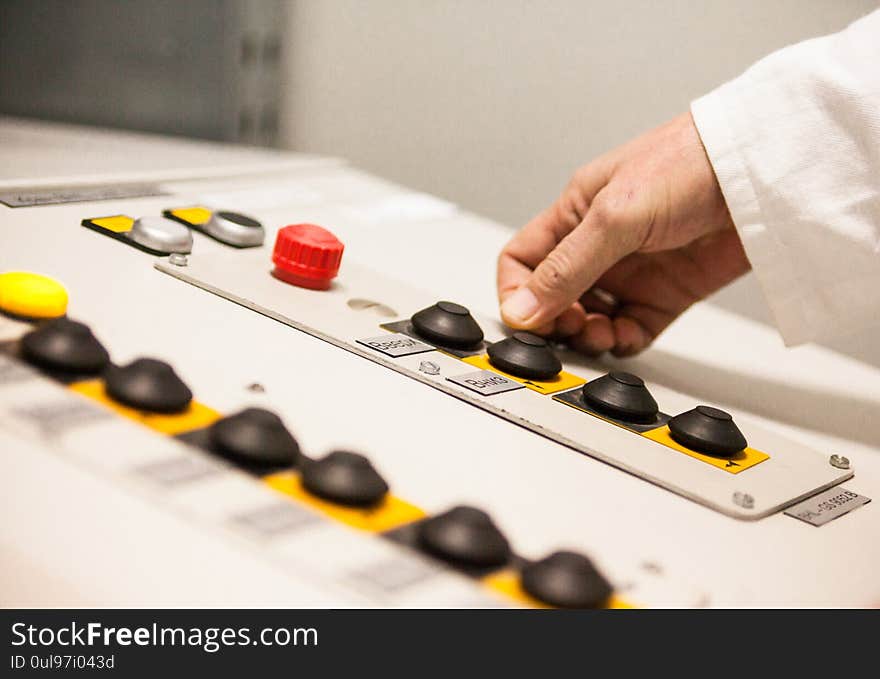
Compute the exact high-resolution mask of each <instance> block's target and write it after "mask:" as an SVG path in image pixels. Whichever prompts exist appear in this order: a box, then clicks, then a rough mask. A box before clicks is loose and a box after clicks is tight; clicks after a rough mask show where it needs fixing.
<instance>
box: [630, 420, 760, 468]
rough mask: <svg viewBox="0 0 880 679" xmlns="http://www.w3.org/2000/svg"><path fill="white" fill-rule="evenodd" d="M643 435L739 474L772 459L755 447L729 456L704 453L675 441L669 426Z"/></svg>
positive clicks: (714, 465) (701, 460)
mask: <svg viewBox="0 0 880 679" xmlns="http://www.w3.org/2000/svg"><path fill="white" fill-rule="evenodd" d="M642 436H645V437H646V438H649V439H651V440H652V441H657V442H658V443H662V444H663V445H664V446H666V447H667V448H672V449H673V450H677V451H678V452H680V453H684V454H685V455H690V456H691V457H692V458H694V459H696V460H700V462H705V463H707V464H711V465H712V466H713V467H718V468H719V469H723V470H724V471H726V472H729V473H730V474H739V473H740V472H741V471H744V470H746V469H748V468H749V467H754V466H755V465H756V464H760V463H761V462H763V461H764V460H769V459H770V456H769V455H768V454H767V453H762V452H761V451H760V450H755V449H754V448H746V449H745V450H742V451H740V452H738V453H737V454H736V455H734V456H733V457H729V458H725V457H712V456H711V455H703V454H702V453H698V452H696V451H694V450H690V449H689V448H685V447H684V446H683V445H681V444H680V443H677V442H676V441H674V440H673V439H672V437H671V436H670V435H669V427H667V426H663V427H658V428H657V429H651V430H650V431H646V432H644V433H643V434H642Z"/></svg>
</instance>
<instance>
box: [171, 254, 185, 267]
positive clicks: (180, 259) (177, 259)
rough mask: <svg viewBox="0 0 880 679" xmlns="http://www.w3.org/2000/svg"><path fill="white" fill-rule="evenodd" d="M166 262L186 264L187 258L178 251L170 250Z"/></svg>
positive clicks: (179, 264)
mask: <svg viewBox="0 0 880 679" xmlns="http://www.w3.org/2000/svg"><path fill="white" fill-rule="evenodd" d="M168 263H169V264H173V265H174V266H186V265H187V264H189V259H188V258H187V256H186V255H182V254H180V253H179V252H172V253H171V254H170V255H169V256H168Z"/></svg>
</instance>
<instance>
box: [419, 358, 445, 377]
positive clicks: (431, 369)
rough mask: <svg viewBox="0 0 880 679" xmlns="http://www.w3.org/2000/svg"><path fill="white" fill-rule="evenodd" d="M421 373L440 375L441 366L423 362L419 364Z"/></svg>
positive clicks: (431, 362)
mask: <svg viewBox="0 0 880 679" xmlns="http://www.w3.org/2000/svg"><path fill="white" fill-rule="evenodd" d="M419 371H420V372H423V373H425V374H426V375H439V374H440V366H439V365H437V364H436V363H434V362H433V361H422V362H421V363H419Z"/></svg>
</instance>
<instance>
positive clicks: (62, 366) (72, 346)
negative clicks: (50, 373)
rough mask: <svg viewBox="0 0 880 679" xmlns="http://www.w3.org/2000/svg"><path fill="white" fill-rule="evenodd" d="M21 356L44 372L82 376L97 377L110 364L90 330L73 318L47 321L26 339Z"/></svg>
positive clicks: (22, 345)
mask: <svg viewBox="0 0 880 679" xmlns="http://www.w3.org/2000/svg"><path fill="white" fill-rule="evenodd" d="M21 353H22V356H23V357H24V359H25V360H26V361H27V362H28V363H31V364H32V365H36V366H39V367H40V368H46V369H48V370H59V371H62V372H65V373H75V374H80V375H96V374H98V373H99V372H101V371H102V370H103V369H104V368H105V367H106V366H107V364H108V363H110V355H109V354H108V353H107V350H106V349H105V348H104V346H103V345H102V344H101V343H100V342H99V341H98V340H97V339H96V338H95V336H94V335H93V334H92V331H91V330H89V327H88V326H87V325H85V324H83V323H78V322H77V321H72V320H70V319H69V318H56V319H53V320H51V321H47V322H45V323H43V324H41V325H40V326H39V327H38V328H36V329H35V330H32V331H31V332H29V333H28V334H27V335H25V336H24V337H22V338H21Z"/></svg>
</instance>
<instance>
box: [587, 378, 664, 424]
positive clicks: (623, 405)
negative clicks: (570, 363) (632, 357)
mask: <svg viewBox="0 0 880 679" xmlns="http://www.w3.org/2000/svg"><path fill="white" fill-rule="evenodd" d="M581 393H582V394H583V397H584V401H585V402H586V403H587V405H588V406H590V407H591V408H593V409H595V410H596V411H598V412H600V413H602V414H604V415H608V416H609V417H613V418H616V419H618V420H623V421H625V422H639V423H646V422H653V421H654V420H655V419H656V418H657V411H658V407H657V401H655V400H654V397H653V396H651V392H650V391H648V388H647V387H646V386H645V382H644V380H642V378H641V377H638V376H636V375H633V374H631V373H627V372H610V373H608V374H607V375H603V376H602V377H599V378H598V379H595V380H592V381H591V382H587V383H586V384H585V385H584V386H583V387H581Z"/></svg>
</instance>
